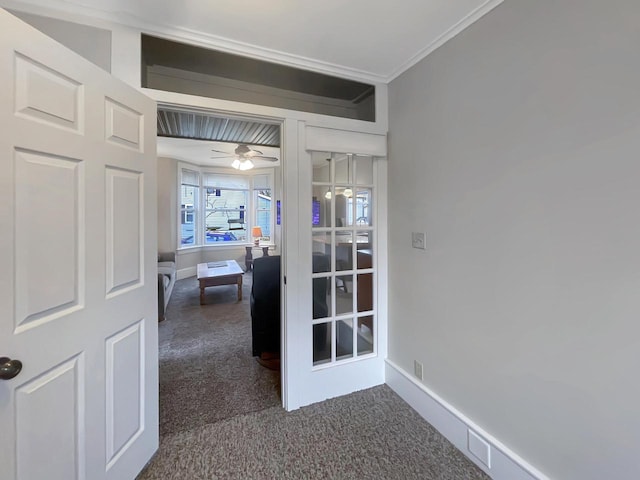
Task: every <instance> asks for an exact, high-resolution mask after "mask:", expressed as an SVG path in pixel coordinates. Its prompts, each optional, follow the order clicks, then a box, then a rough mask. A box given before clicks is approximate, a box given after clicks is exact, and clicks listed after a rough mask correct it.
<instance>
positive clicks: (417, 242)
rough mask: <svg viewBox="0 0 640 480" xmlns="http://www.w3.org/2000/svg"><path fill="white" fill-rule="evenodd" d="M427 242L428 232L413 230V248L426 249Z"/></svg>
mask: <svg viewBox="0 0 640 480" xmlns="http://www.w3.org/2000/svg"><path fill="white" fill-rule="evenodd" d="M425 243H426V234H425V233H424V232H411V246H412V247H413V248H419V249H421V250H424V249H426V248H427V246H426V245H425Z"/></svg>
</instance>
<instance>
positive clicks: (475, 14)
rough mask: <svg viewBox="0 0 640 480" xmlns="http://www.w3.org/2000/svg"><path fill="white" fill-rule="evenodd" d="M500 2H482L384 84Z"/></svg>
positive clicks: (392, 74)
mask: <svg viewBox="0 0 640 480" xmlns="http://www.w3.org/2000/svg"><path fill="white" fill-rule="evenodd" d="M502 2H504V0H487V1H486V2H484V3H483V4H482V5H480V6H479V7H478V8H476V9H475V10H473V11H472V12H470V13H469V14H468V15H467V16H466V17H464V18H463V19H462V20H460V21H459V22H457V23H455V24H454V25H452V26H451V27H449V28H448V29H447V30H445V31H444V33H442V35H440V36H438V37H437V38H436V39H435V40H434V41H433V42H431V43H430V44H429V45H427V46H426V47H424V48H423V49H422V50H420V51H419V52H418V53H416V54H415V55H414V56H413V57H411V58H410V59H409V60H407V61H406V62H404V63H403V64H402V65H400V66H399V67H398V68H397V69H395V70H394V71H393V72H391V73H390V74H389V75H387V77H386V78H385V82H386V83H390V82H391V81H392V80H393V79H395V78H396V77H399V76H400V75H402V74H403V73H404V72H406V71H407V70H409V69H410V68H411V67H413V66H414V65H415V64H416V63H418V62H419V61H420V60H422V59H423V58H425V57H426V56H428V55H429V54H431V53H433V52H434V51H435V50H437V49H438V48H439V47H441V46H442V45H444V44H445V43H447V42H448V41H449V40H451V39H452V38H453V37H455V36H456V35H458V34H459V33H460V32H462V31H463V30H464V29H465V28H467V27H469V26H470V25H472V24H473V23H475V22H477V21H478V20H480V18H482V17H484V16H485V15H486V14H487V13H489V12H490V11H491V10H493V9H494V8H496V7H497V6H498V5H500V4H501V3H502Z"/></svg>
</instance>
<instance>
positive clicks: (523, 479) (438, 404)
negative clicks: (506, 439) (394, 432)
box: [385, 359, 549, 480]
mask: <svg viewBox="0 0 640 480" xmlns="http://www.w3.org/2000/svg"><path fill="white" fill-rule="evenodd" d="M385 380H386V383H387V385H389V387H391V389H392V390H393V391H395V392H396V393H397V394H398V395H399V396H400V397H401V398H402V399H403V400H404V401H405V402H407V403H408V404H409V405H410V406H411V407H412V408H413V409H414V410H415V411H417V412H418V413H419V414H420V415H421V416H422V417H423V418H424V419H425V420H426V421H427V422H429V423H430V424H431V425H433V426H434V427H435V428H436V430H438V431H439V432H440V433H441V434H442V435H444V436H445V437H446V438H447V440H449V441H450V442H451V443H453V444H454V445H455V446H456V448H458V450H460V451H461V452H462V453H464V454H465V455H466V456H467V457H469V459H470V460H471V461H472V462H473V463H475V464H476V465H477V466H478V467H479V468H481V469H482V470H483V471H484V472H485V473H486V474H487V475H489V476H490V477H491V478H492V479H494V480H549V477H547V476H546V475H544V474H543V473H542V472H540V471H538V470H537V469H536V468H535V467H533V466H532V465H530V464H529V463H528V462H526V461H525V460H524V459H523V458H521V457H520V456H519V455H518V454H516V453H515V452H513V451H512V450H511V449H509V448H508V447H507V446H505V445H504V444H503V443H502V442H500V441H499V440H498V439H496V438H495V437H493V436H492V435H490V434H489V433H487V432H485V431H484V430H483V429H482V428H480V427H479V426H478V425H476V424H475V423H474V422H473V421H471V419H469V418H467V417H466V416H465V415H464V414H463V413H462V412H460V411H458V410H457V409H456V408H455V407H454V406H452V405H450V404H448V403H447V402H446V401H445V400H443V399H442V398H440V397H439V396H438V395H437V394H436V393H434V392H432V391H431V390H429V389H428V388H427V387H426V386H425V385H423V384H421V383H420V382H418V381H417V380H415V379H414V378H413V376H411V375H410V374H408V373H407V372H406V371H404V370H403V369H402V368H400V367H399V366H398V365H396V364H395V363H393V362H392V361H391V360H388V359H387V360H386V367H385Z"/></svg>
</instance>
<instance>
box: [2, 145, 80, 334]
mask: <svg viewBox="0 0 640 480" xmlns="http://www.w3.org/2000/svg"><path fill="white" fill-rule="evenodd" d="M14 158H15V163H14V167H15V182H16V183H15V198H16V204H15V219H16V226H15V238H16V250H15V263H16V267H17V268H16V317H15V318H16V321H17V324H16V333H19V332H21V331H24V330H25V329H28V328H33V327H36V326H38V325H41V324H42V323H44V322H47V321H51V320H54V319H56V318H60V317H61V316H64V315H68V314H69V313H70V312H71V311H75V310H77V309H78V308H80V305H81V304H82V303H83V299H82V298H81V295H82V286H83V272H82V271H81V263H82V258H81V250H82V246H83V243H84V235H83V232H82V228H81V225H82V222H81V218H79V214H80V213H81V212H82V207H81V203H82V201H81V191H83V190H84V175H83V165H82V162H81V161H79V160H77V159H70V158H64V157H60V156H56V155H51V154H47V153H43V152H35V151H26V150H20V149H16V151H15V155H14ZM53 197H55V199H56V201H55V202H52V201H51V199H52V198H53ZM45 268H46V269H47V270H49V271H55V272H56V280H57V281H56V282H55V283H53V284H52V285H50V286H49V287H48V288H46V289H43V288H42V275H43V269H45Z"/></svg>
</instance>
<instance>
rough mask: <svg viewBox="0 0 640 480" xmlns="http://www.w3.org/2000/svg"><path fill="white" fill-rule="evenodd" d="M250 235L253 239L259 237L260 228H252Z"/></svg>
mask: <svg viewBox="0 0 640 480" xmlns="http://www.w3.org/2000/svg"><path fill="white" fill-rule="evenodd" d="M251 235H252V236H254V237H261V236H262V228H260V227H253V228H252V229H251Z"/></svg>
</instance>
